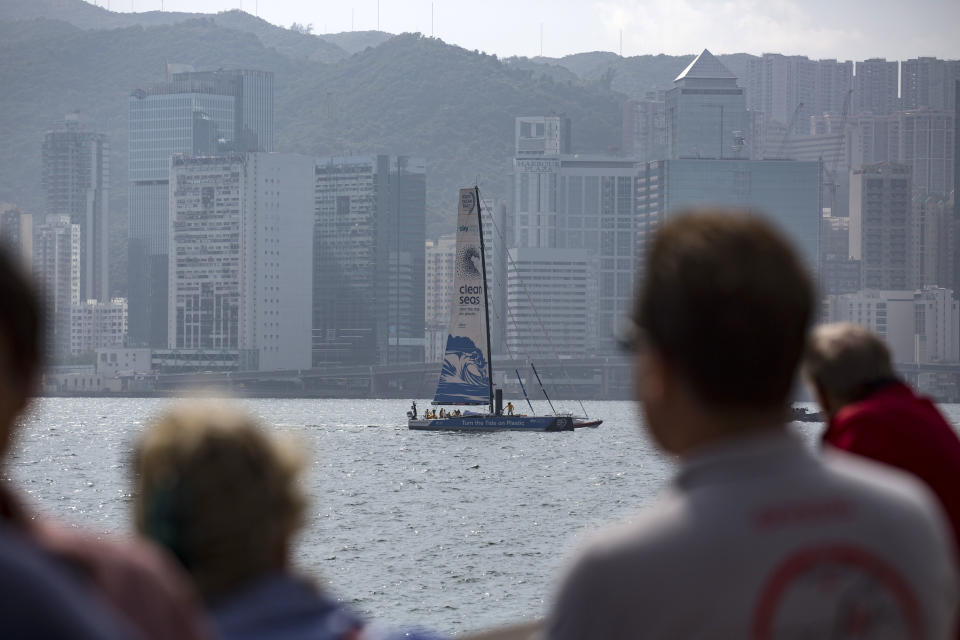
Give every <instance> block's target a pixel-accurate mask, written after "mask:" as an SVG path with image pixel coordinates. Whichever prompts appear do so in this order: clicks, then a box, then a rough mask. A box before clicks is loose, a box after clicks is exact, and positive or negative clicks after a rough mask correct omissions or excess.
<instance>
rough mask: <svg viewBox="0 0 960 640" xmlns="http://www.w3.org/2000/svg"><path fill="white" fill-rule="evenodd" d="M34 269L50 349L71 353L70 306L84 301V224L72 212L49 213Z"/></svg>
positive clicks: (37, 237) (54, 353)
mask: <svg viewBox="0 0 960 640" xmlns="http://www.w3.org/2000/svg"><path fill="white" fill-rule="evenodd" d="M33 269H34V275H35V277H36V280H37V284H38V285H39V287H40V290H41V292H42V295H43V300H44V304H45V305H46V312H47V353H48V355H49V356H51V357H53V358H61V357H64V356H67V355H69V354H70V347H71V344H70V309H71V308H72V307H73V305H75V304H79V303H80V225H78V224H72V223H71V222H70V216H68V215H56V216H47V219H46V221H45V222H44V223H43V224H42V225H40V226H39V227H37V232H36V234H35V237H34V245H33Z"/></svg>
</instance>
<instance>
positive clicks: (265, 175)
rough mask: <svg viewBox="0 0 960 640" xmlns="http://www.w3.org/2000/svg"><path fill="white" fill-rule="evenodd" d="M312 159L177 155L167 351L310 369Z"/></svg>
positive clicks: (172, 200) (247, 364) (266, 367)
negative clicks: (232, 356) (211, 353)
mask: <svg viewBox="0 0 960 640" xmlns="http://www.w3.org/2000/svg"><path fill="white" fill-rule="evenodd" d="M313 166H314V165H313V160H312V159H311V158H308V157H305V156H297V155H293V154H280V153H257V152H249V153H231V154H227V155H224V156H212V157H190V156H185V155H177V156H174V157H173V159H172V161H171V171H170V207H171V209H170V212H171V221H170V231H169V238H170V239H169V242H170V245H169V246H170V274H169V282H170V287H169V296H170V301H169V310H170V312H169V318H168V324H169V328H168V332H167V334H168V337H169V345H168V348H169V349H171V350H176V351H178V352H191V351H193V352H201V351H208V352H209V351H221V352H228V353H230V352H233V353H236V354H237V356H238V361H239V363H240V365H239V366H240V367H241V368H243V369H252V370H256V369H259V370H262V371H269V370H278V369H303V368H308V367H309V366H310V337H311V325H312V313H313V278H312V274H313V272H312V269H311V267H312V262H313V257H312V252H313V242H312V231H313Z"/></svg>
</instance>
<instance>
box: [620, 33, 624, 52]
mask: <svg viewBox="0 0 960 640" xmlns="http://www.w3.org/2000/svg"><path fill="white" fill-rule="evenodd" d="M620 57H621V58H622V57H623V29H620Z"/></svg>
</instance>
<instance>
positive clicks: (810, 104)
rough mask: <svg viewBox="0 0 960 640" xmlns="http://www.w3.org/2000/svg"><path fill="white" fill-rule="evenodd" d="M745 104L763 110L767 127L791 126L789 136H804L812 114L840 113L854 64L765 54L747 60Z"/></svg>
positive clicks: (851, 80)
mask: <svg viewBox="0 0 960 640" xmlns="http://www.w3.org/2000/svg"><path fill="white" fill-rule="evenodd" d="M742 80H743V83H742V86H744V87H745V89H746V98H747V106H748V108H750V109H751V110H755V111H761V112H763V113H764V115H765V117H766V120H767V124H768V126H770V127H775V128H780V127H782V128H783V132H784V133H787V131H786V129H787V128H788V127H789V126H790V125H791V123H792V128H790V131H789V135H790V136H794V135H797V136H804V135H807V122H809V120H810V117H811V116H818V115H821V114H823V113H830V112H834V113H840V112H841V111H842V110H843V106H844V104H845V101H846V97H847V93H848V92H849V91H850V89H851V86H852V82H853V63H852V62H850V61H846V62H838V61H837V60H832V59H831V60H810V59H809V58H807V57H806V56H785V55H781V54H779V53H765V54H763V56H761V57H759V58H754V57H751V58H750V59H749V60H748V62H747V67H746V76H745V78H742Z"/></svg>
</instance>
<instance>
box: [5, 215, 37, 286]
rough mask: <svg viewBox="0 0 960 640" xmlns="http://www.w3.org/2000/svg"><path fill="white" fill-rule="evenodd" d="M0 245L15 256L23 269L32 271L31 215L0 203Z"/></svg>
mask: <svg viewBox="0 0 960 640" xmlns="http://www.w3.org/2000/svg"><path fill="white" fill-rule="evenodd" d="M0 245H3V247H4V248H6V250H7V251H9V252H11V253H12V254H13V255H14V256H16V257H17V258H18V259H19V260H20V264H21V265H23V268H24V269H26V270H27V271H32V270H33V215H31V214H29V213H23V212H22V211H20V209H18V208H17V207H13V206H10V207H6V208H4V206H3V205H0Z"/></svg>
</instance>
